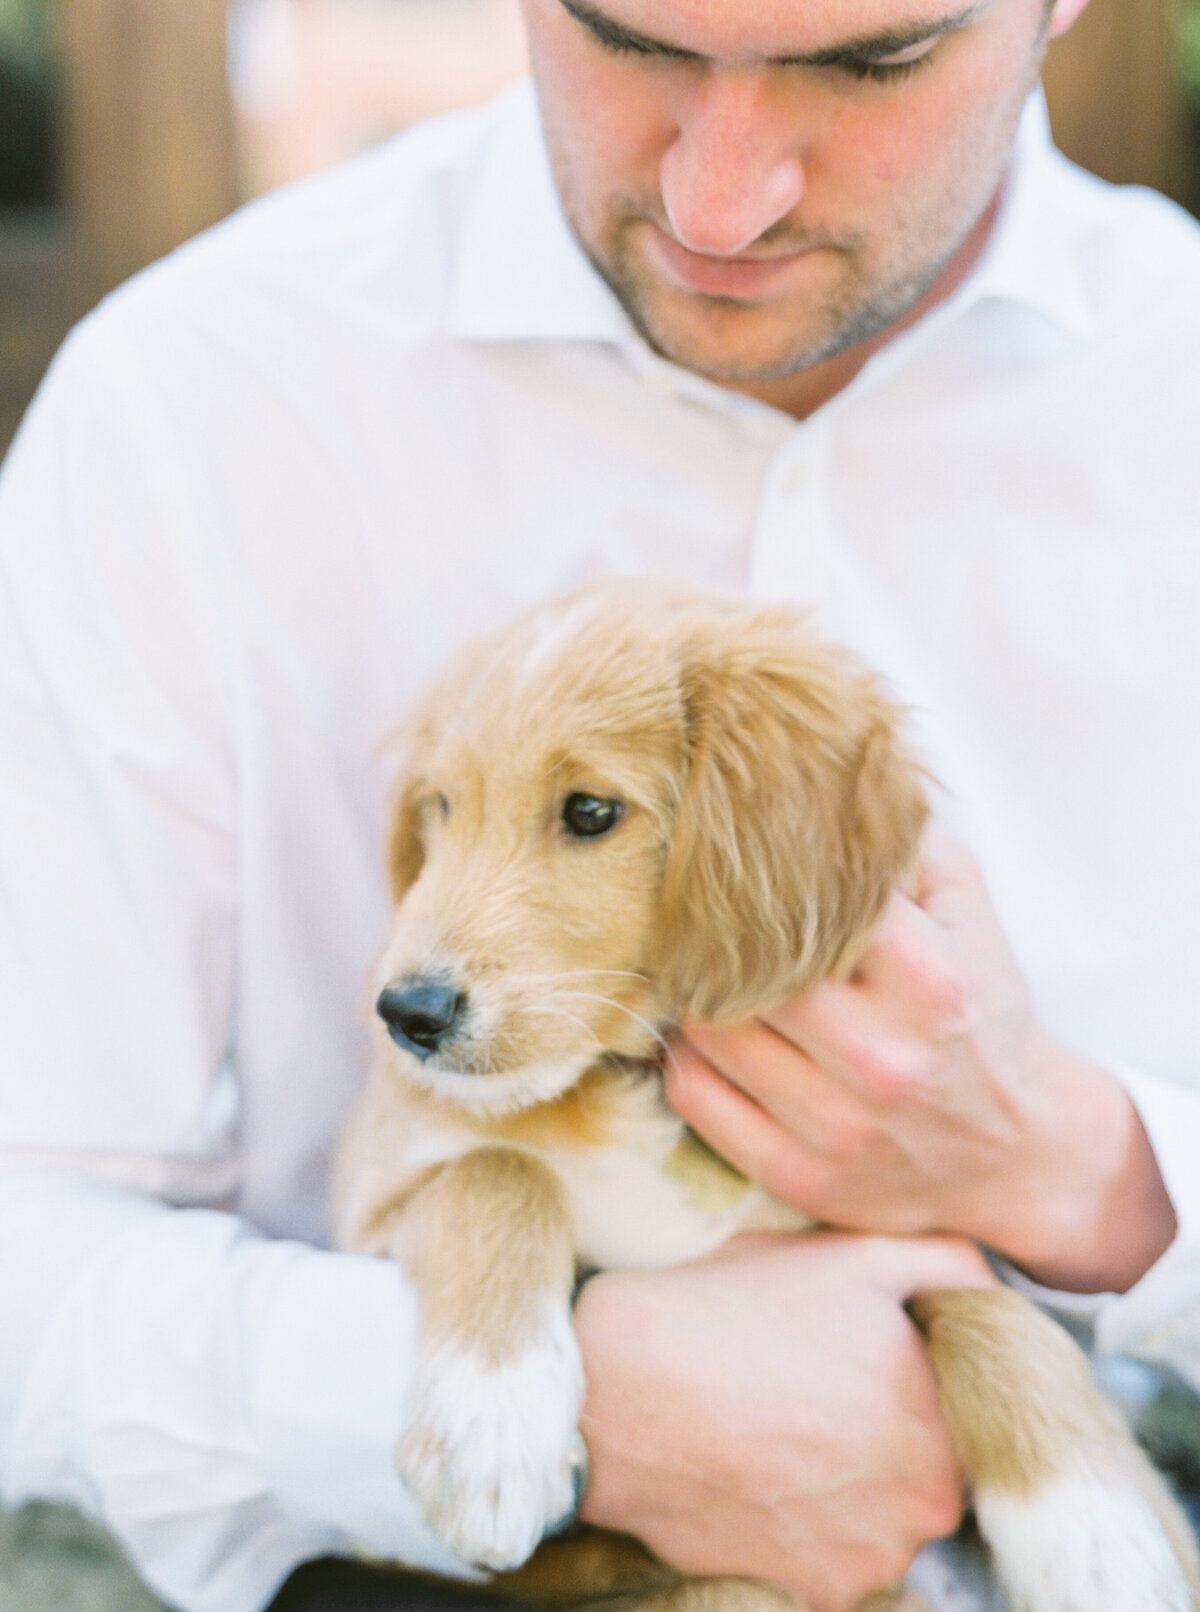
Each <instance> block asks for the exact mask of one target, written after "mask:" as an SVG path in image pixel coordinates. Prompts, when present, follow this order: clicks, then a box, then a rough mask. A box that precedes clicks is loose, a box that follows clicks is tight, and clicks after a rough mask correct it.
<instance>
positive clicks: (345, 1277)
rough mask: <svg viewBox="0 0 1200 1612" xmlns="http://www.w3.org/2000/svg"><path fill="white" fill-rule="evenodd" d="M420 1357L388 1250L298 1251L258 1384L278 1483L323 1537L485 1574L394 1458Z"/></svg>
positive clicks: (291, 1512) (435, 1568) (262, 1425)
mask: <svg viewBox="0 0 1200 1612" xmlns="http://www.w3.org/2000/svg"><path fill="white" fill-rule="evenodd" d="M415 1357H416V1301H415V1298H414V1295H413V1294H412V1291H411V1289H410V1288H409V1287H408V1284H407V1283H406V1282H405V1280H404V1277H403V1275H402V1273H401V1271H400V1270H399V1268H398V1267H397V1266H395V1265H394V1264H392V1262H391V1261H389V1260H383V1259H375V1258H370V1257H367V1256H365V1255H349V1254H324V1253H316V1252H312V1253H310V1254H309V1255H308V1257H306V1258H305V1259H303V1260H301V1261H299V1262H298V1263H297V1265H296V1266H294V1267H293V1269H292V1271H291V1272H290V1273H289V1274H288V1275H287V1276H285V1278H284V1279H283V1281H282V1282H281V1283H280V1284H279V1287H278V1289H277V1291H276V1293H275V1295H274V1298H273V1301H272V1306H271V1311H270V1314H269V1315H268V1317H267V1320H266V1325H265V1327H264V1331H263V1334H262V1339H261V1346H260V1351H259V1357H258V1362H257V1369H256V1373H255V1380H254V1385H253V1390H252V1397H253V1405H254V1420H255V1429H256V1433H257V1437H258V1440H259V1442H260V1447H261V1450H262V1454H263V1458H264V1460H265V1462H266V1464H267V1466H268V1469H269V1471H270V1477H271V1486H272V1489H273V1490H274V1492H275V1494H276V1496H277V1497H278V1502H279V1505H280V1508H281V1510H282V1511H283V1512H284V1513H285V1515H287V1516H288V1517H290V1519H291V1520H292V1521H293V1522H294V1523H296V1524H297V1525H299V1526H300V1527H301V1528H302V1529H303V1531H304V1533H305V1534H306V1536H308V1537H310V1538H312V1539H313V1540H314V1541H316V1540H319V1539H322V1538H323V1539H324V1548H326V1549H329V1550H331V1551H339V1552H345V1551H347V1550H349V1551H357V1552H358V1553H360V1554H363V1555H367V1556H375V1557H380V1558H384V1559H386V1560H389V1561H397V1562H403V1563H404V1564H406V1565H407V1566H410V1567H418V1568H423V1569H427V1570H429V1571H431V1572H435V1573H438V1574H441V1575H443V1576H446V1577H451V1578H459V1579H478V1580H481V1579H483V1578H484V1577H485V1576H486V1575H484V1574H480V1573H479V1572H477V1571H476V1570H475V1569H473V1568H471V1567H469V1566H467V1565H466V1564H465V1563H463V1562H461V1561H460V1560H459V1559H458V1558H457V1557H456V1556H454V1555H453V1554H452V1553H451V1552H450V1551H449V1550H448V1549H447V1548H446V1546H445V1545H443V1544H442V1543H441V1541H440V1540H439V1539H437V1538H436V1536H435V1535H434V1534H432V1533H431V1532H430V1531H429V1529H428V1528H427V1527H426V1526H425V1525H424V1523H423V1522H422V1520H421V1517H420V1515H419V1513H418V1511H417V1508H416V1506H415V1504H414V1502H413V1500H412V1498H411V1496H410V1495H409V1493H408V1491H407V1490H406V1489H405V1487H404V1485H403V1484H402V1483H401V1481H400V1477H399V1474H398V1472H397V1469H396V1462H395V1448H396V1440H397V1438H398V1436H399V1434H400V1431H401V1429H402V1427H403V1423H404V1397H405V1389H406V1385H407V1382H408V1377H409V1371H410V1367H411V1362H412V1361H413V1360H414V1359H415Z"/></svg>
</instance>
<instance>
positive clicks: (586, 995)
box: [565, 989, 671, 1057]
mask: <svg viewBox="0 0 1200 1612" xmlns="http://www.w3.org/2000/svg"><path fill="white" fill-rule="evenodd" d="M565 994H566V995H568V996H577V997H581V998H582V999H583V1000H584V1001H585V1002H600V1003H601V1004H602V1005H603V1006H604V1007H610V1008H613V1009H615V1010H616V1012H618V1013H624V1014H627V1015H628V1017H629V1018H631V1019H632V1020H633V1022H634V1023H635V1024H637V1025H640V1026H641V1028H642V1029H643V1030H645V1032H646V1034H647V1035H648V1036H650V1038H651V1039H652V1040H654V1041H656V1042H657V1043H658V1045H659V1046H660V1047H661V1048H662V1049H663V1051H664V1052H665V1053H666V1054H667V1055H668V1057H669V1056H670V1051H671V1049H670V1048H669V1047H668V1046H667V1040H666V1037H665V1036H664V1035H663V1034H662V1032H661V1031H660V1030H658V1029H656V1028H655V1026H654V1025H653V1024H651V1023H650V1020H649V1019H645V1018H643V1017H642V1015H641V1014H640V1013H635V1012H634V1011H633V1009H632V1008H631V1007H626V1006H625V1004H624V1002H615V1001H614V1000H613V998H612V997H611V996H598V995H597V994H596V993H595V992H593V991H580V990H570V989H568V990H567V992H566V993H565Z"/></svg>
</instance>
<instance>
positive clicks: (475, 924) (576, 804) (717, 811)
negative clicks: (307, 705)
mask: <svg viewBox="0 0 1200 1612" xmlns="http://www.w3.org/2000/svg"><path fill="white" fill-rule="evenodd" d="M900 720H901V718H900V712H899V711H898V709H897V708H896V706H895V705H894V704H893V703H892V702H891V701H890V700H889V699H888V698H887V696H886V694H885V693H884V691H883V690H882V688H881V687H880V685H879V683H878V681H877V680H876V679H875V678H873V677H872V676H871V675H870V674H868V673H867V672H866V671H864V670H863V668H862V667H861V666H859V665H858V664H857V663H856V662H855V661H854V660H853V659H852V658H851V657H850V656H849V655H848V654H847V653H846V652H844V651H842V650H840V649H837V648H835V647H833V646H830V645H827V644H824V643H821V642H819V641H818V640H816V639H815V638H814V637H813V636H812V635H811V634H810V633H809V632H807V631H806V629H805V627H804V625H803V622H802V620H801V619H800V618H799V617H798V616H797V615H796V614H795V613H794V612H791V611H786V610H778V609H766V608H762V607H757V606H752V605H747V604H743V603H734V602H730V601H725V600H718V599H712V598H709V597H707V596H703V595H696V594H694V593H682V592H680V591H678V590H675V589H671V588H669V587H667V586H665V585H663V586H657V585H650V584H647V583H644V582H640V583H607V584H602V585H600V586H597V587H594V588H590V589H587V590H584V591H583V592H581V593H579V594H576V595H574V596H572V597H571V598H570V599H568V600H566V601H564V602H562V603H561V604H558V605H554V606H551V607H549V608H547V609H546V610H543V611H540V612H538V613H537V614H536V615H534V616H531V617H527V618H525V619H524V620H523V621H521V622H519V623H518V624H517V625H516V626H514V627H512V628H510V629H508V630H507V631H505V632H503V633H501V634H499V635H498V636H496V637H494V638H492V639H489V640H486V641H483V642H480V643H477V644H475V645H472V646H470V647H469V648H468V650H467V651H466V652H465V653H464V654H463V655H462V656H461V657H460V659H459V660H458V661H457V662H456V664H455V665H454V667H453V668H452V669H451V671H450V673H449V675H448V676H447V677H446V678H445V679H443V681H442V682H441V683H440V684H439V685H438V687H437V688H436V689H435V690H434V691H433V693H432V695H431V696H430V698H429V699H428V700H427V702H426V704H425V705H424V707H423V708H422V710H421V711H420V712H419V713H418V715H417V717H416V719H415V721H414V723H413V724H412V727H411V730H410V734H409V739H410V745H409V759H408V765H407V767H406V770H405V773H404V776H403V778H402V780H401V784H400V788H399V791H398V795H397V802H396V807H395V812H394V816H393V823H392V831H391V842H390V868H391V877H392V886H393V891H394V894H395V898H396V912H395V919H394V924H393V930H392V935H391V938H390V941H389V943H388V945H387V948H386V950H385V952H384V954H383V957H382V959H381V963H380V970H379V976H378V986H379V1002H378V1010H379V1014H380V1016H381V1019H382V1020H383V1022H384V1024H385V1025H386V1028H387V1032H388V1035H389V1036H390V1038H391V1040H392V1042H393V1043H394V1044H395V1046H396V1047H399V1049H400V1052H399V1054H396V1053H394V1052H393V1054H392V1055H393V1056H396V1057H397V1058H398V1060H399V1066H400V1067H401V1068H402V1069H403V1071H404V1073H405V1075H406V1076H407V1077H408V1078H410V1079H414V1080H417V1081H418V1082H420V1083H421V1084H423V1085H425V1086H427V1087H429V1088H430V1089H431V1090H433V1091H434V1092H435V1093H437V1094H439V1095H441V1096H442V1097H444V1098H447V1099H449V1100H451V1101H456V1102H459V1103H462V1104H464V1105H465V1106H467V1107H469V1108H471V1109H472V1110H474V1111H477V1112H481V1113H488V1112H493V1113H498V1112H504V1111H509V1110H513V1109H517V1108H521V1107H525V1106H528V1105H530V1104H533V1103H537V1102H540V1101H545V1100H547V1099H549V1098H551V1097H554V1096H556V1095H558V1094H559V1093H561V1092H562V1091H564V1090H566V1089H567V1087H569V1086H570V1085H571V1084H573V1082H574V1081H575V1080H576V1079H577V1078H578V1076H579V1075H580V1074H581V1073H582V1072H583V1071H584V1070H585V1069H586V1068H587V1067H588V1066H589V1065H590V1064H592V1063H594V1062H595V1060H596V1059H597V1057H598V1056H601V1055H603V1054H605V1053H613V1054H618V1055H623V1056H628V1057H647V1056H652V1055H653V1053H654V1050H655V1044H656V1041H657V1039H658V1037H659V1035H660V1034H661V1031H662V1029H663V1028H664V1027H665V1026H666V1025H668V1024H669V1023H671V1022H672V1021H673V1020H675V1019H677V1018H679V1017H681V1016H684V1015H692V1016H700V1017H706V1018H714V1019H719V1020H725V1021H729V1022H732V1021H735V1020H737V1019H740V1018H744V1017H748V1016H750V1015H752V1014H754V1013H756V1012H760V1011H763V1010H764V1009H766V1008H768V1007H770V1006H772V1005H774V1004H775V1003H777V1002H779V1001H780V1000H782V999H783V998H784V997H786V996H787V995H789V994H791V993H792V992H794V991H797V990H800V989H803V988H804V987H805V986H806V985H808V984H811V983H812V982H814V981H815V980H817V979H819V978H822V977H824V976H827V975H830V974H837V973H845V972H846V971H848V970H849V968H850V967H852V966H853V962H854V960H855V958H856V956H857V954H858V952H859V951H860V950H861V948H862V946H863V945H864V943H865V941H866V939H867V937H868V935H869V933H870V931H871V928H872V926H873V924H874V923H875V920H876V919H877V917H878V916H879V913H880V911H881V909H882V907H883V904H884V902H885V901H886V899H887V896H888V894H889V893H890V891H891V890H892V889H893V888H894V887H895V886H896V885H897V884H899V883H900V882H902V881H903V880H904V878H905V877H906V875H907V874H908V872H909V870H910V869H911V867H912V864H913V861H914V859H915V855H916V850H917V843H918V839H919V836H920V831H921V828H922V826H923V823H924V819H925V813H926V807H925V800H924V793H923V789H922V786H921V774H920V769H919V768H918V766H917V765H916V764H915V763H914V761H913V759H912V758H911V756H910V755H909V753H908V752H907V750H906V748H905V746H904V742H903V739H902V737H901V735H900Z"/></svg>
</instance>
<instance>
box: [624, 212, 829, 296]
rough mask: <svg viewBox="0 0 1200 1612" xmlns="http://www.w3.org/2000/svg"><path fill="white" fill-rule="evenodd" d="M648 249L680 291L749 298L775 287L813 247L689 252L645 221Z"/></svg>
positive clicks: (762, 294)
mask: <svg viewBox="0 0 1200 1612" xmlns="http://www.w3.org/2000/svg"><path fill="white" fill-rule="evenodd" d="M648 234H649V239H650V250H651V252H652V253H653V254H654V256H655V258H656V259H657V260H658V263H659V266H660V267H661V269H662V270H663V271H664V272H665V274H666V276H667V278H668V279H670V280H672V281H674V282H675V284H676V285H677V286H679V287H680V288H681V289H682V290H684V291H694V292H698V293H700V294H701V295H703V296H709V297H728V298H731V299H732V300H734V301H737V302H753V301H755V300H757V299H758V298H759V297H763V296H767V295H769V293H770V292H772V291H775V290H778V289H779V288H780V286H781V285H782V283H783V282H784V281H785V280H786V279H787V278H788V276H789V275H791V274H793V273H794V272H795V270H796V267H797V265H798V264H800V263H801V262H802V261H803V260H804V259H805V258H807V257H809V256H811V254H812V253H813V252H814V251H815V250H817V248H816V247H796V248H792V249H791V250H788V249H786V248H785V249H784V250H783V251H778V252H773V253H769V252H760V253H755V252H739V253H734V254H732V255H731V256H729V257H718V256H713V255H710V254H709V253H707V252H693V251H691V250H690V249H689V248H688V247H686V246H682V245H680V243H679V242H678V241H677V240H676V239H675V238H674V236H672V235H668V234H667V233H666V231H665V230H662V229H660V228H659V227H658V226H657V225H656V224H649V225H648Z"/></svg>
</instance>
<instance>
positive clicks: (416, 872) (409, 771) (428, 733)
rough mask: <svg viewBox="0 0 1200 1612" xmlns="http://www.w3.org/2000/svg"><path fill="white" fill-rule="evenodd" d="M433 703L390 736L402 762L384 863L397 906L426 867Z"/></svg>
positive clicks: (390, 816) (422, 707)
mask: <svg viewBox="0 0 1200 1612" xmlns="http://www.w3.org/2000/svg"><path fill="white" fill-rule="evenodd" d="M434 703H435V702H434V700H433V697H432V696H431V697H428V698H427V699H426V701H425V703H424V704H423V705H422V706H421V707H420V708H419V709H418V710H417V711H416V712H415V713H414V714H413V715H412V716H411V717H410V718H409V719H408V720H407V721H406V722H405V723H404V724H403V725H402V726H401V727H400V728H399V729H397V731H396V732H395V733H394V734H393V736H392V740H393V743H394V745H395V747H396V748H397V749H398V750H399V752H400V755H401V757H402V760H401V765H400V771H399V773H398V775H397V778H396V781H395V785H394V786H393V790H392V802H391V811H390V813H389V816H388V825H387V857H386V861H387V871H388V882H389V884H390V886H391V892H392V900H393V901H394V902H396V903H397V904H398V903H399V902H400V901H402V900H403V899H404V897H405V896H406V895H407V894H408V891H409V890H410V888H411V887H412V886H413V885H414V884H415V883H416V882H417V879H418V877H419V876H420V872H421V869H422V867H423V866H424V865H425V843H424V840H423V838H422V835H421V802H422V799H423V797H424V796H425V794H426V790H427V777H426V775H427V769H428V757H429V752H430V747H431V744H432V738H433V733H434V722H435V720H436V715H435V712H434V710H433V706H434Z"/></svg>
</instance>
